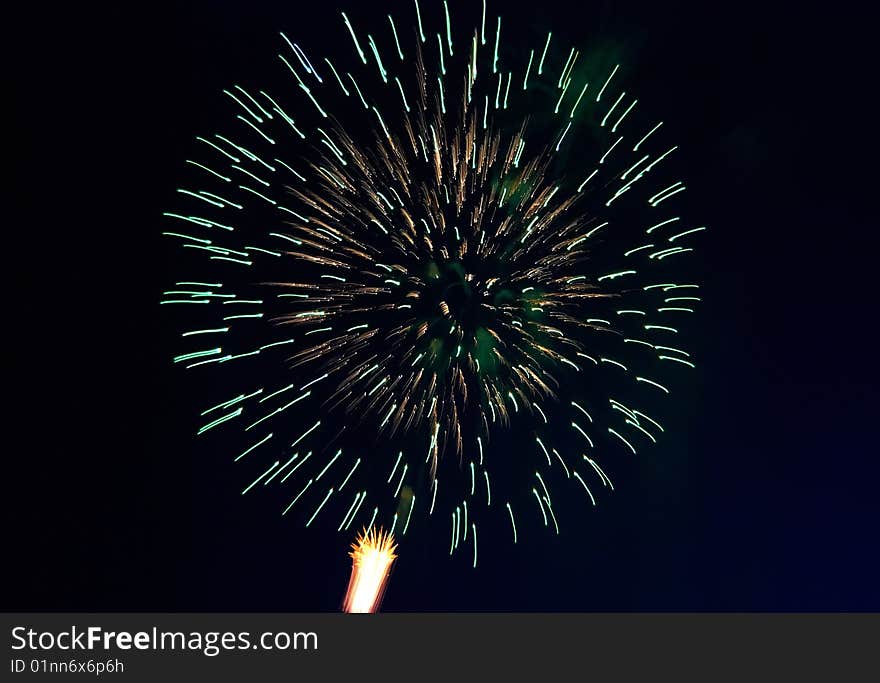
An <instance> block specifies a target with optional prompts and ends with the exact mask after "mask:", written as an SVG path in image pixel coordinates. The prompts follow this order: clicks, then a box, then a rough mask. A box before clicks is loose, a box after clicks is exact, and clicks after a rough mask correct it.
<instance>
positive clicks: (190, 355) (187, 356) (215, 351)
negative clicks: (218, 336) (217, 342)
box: [174, 347, 223, 363]
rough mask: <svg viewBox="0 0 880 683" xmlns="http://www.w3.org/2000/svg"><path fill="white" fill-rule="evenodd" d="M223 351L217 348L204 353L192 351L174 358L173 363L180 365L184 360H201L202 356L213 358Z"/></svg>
mask: <svg viewBox="0 0 880 683" xmlns="http://www.w3.org/2000/svg"><path fill="white" fill-rule="evenodd" d="M222 351H223V349H221V348H220V347H217V348H216V349H208V350H206V351H194V352H193V353H185V354H183V355H182V356H175V357H174V362H175V363H182V362H183V361H186V360H192V359H193V358H202V357H203V356H215V355H217V354H218V353H221V352H222Z"/></svg>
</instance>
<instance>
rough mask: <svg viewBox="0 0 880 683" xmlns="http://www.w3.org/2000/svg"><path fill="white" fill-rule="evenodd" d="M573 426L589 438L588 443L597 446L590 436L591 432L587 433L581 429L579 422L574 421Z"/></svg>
mask: <svg viewBox="0 0 880 683" xmlns="http://www.w3.org/2000/svg"><path fill="white" fill-rule="evenodd" d="M571 426H572V427H574V428H575V429H577V430H578V431H579V432H580V433H581V436H583V437H584V438H585V439H586V440H587V443H589V444H590V447H591V448H595V446H593V440H592V439H591V438H590V436H589V434H587V433H586V432H585V431H584V430H583V429H581V426H580V425H579V424H578V423H577V422H572V423H571Z"/></svg>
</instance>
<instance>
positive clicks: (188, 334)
mask: <svg viewBox="0 0 880 683" xmlns="http://www.w3.org/2000/svg"><path fill="white" fill-rule="evenodd" d="M215 332H229V328H228V327H216V328H214V329H210V330H192V331H191V332H184V333H183V334H181V335H180V336H181V337H191V336H193V335H194V334H213V333H215Z"/></svg>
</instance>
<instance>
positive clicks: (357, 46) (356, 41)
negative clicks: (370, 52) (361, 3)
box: [342, 12, 367, 64]
mask: <svg viewBox="0 0 880 683" xmlns="http://www.w3.org/2000/svg"><path fill="white" fill-rule="evenodd" d="M342 20H343V21H344V22H345V25H346V26H347V27H348V32H349V33H351V39H352V40H353V41H354V46H355V47H356V48H357V51H358V55H360V58H361V61H362V62H363V63H364V64H366V63H367V57H366V55H364V51H363V50H361V44H360V43H359V42H358V39H357V36H356V35H355V34H354V29H353V28H352V26H351V23H350V22H349V21H348V17H347V16H345V12H342Z"/></svg>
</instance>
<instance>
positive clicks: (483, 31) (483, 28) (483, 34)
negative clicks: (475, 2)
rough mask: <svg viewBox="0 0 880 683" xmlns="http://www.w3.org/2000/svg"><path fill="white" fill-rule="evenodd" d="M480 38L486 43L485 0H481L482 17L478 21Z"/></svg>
mask: <svg viewBox="0 0 880 683" xmlns="http://www.w3.org/2000/svg"><path fill="white" fill-rule="evenodd" d="M480 40H481V42H482V43H483V45H485V44H486V0H483V19H482V21H481V23H480Z"/></svg>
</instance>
